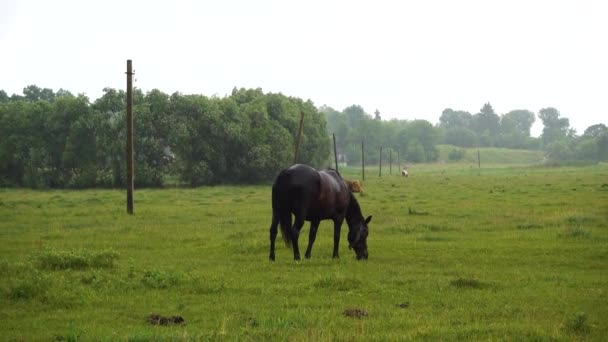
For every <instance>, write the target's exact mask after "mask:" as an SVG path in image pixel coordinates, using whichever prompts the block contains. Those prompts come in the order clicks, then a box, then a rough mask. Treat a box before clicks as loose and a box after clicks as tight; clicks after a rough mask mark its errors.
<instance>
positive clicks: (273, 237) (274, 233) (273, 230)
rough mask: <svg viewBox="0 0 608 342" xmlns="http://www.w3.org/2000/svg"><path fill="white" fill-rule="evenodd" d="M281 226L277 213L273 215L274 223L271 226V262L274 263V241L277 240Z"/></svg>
mask: <svg viewBox="0 0 608 342" xmlns="http://www.w3.org/2000/svg"><path fill="white" fill-rule="evenodd" d="M278 225H279V218H278V217H277V215H275V213H272V223H271V224H270V257H269V258H270V260H271V261H274V241H275V240H276V238H277V226H278Z"/></svg>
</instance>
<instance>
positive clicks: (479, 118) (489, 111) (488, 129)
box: [472, 103, 500, 146]
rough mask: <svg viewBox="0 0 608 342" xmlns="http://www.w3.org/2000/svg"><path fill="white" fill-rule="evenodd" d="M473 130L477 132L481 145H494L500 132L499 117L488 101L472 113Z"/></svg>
mask: <svg viewBox="0 0 608 342" xmlns="http://www.w3.org/2000/svg"><path fill="white" fill-rule="evenodd" d="M472 128H473V131H475V132H476V133H477V136H478V137H479V142H480V144H481V145H482V146H494V145H495V144H496V138H497V137H498V135H499V133H500V117H499V116H498V115H496V113H495V112H494V108H492V105H490V103H486V104H484V105H483V107H482V108H481V110H480V111H479V113H477V114H475V115H473V121H472Z"/></svg>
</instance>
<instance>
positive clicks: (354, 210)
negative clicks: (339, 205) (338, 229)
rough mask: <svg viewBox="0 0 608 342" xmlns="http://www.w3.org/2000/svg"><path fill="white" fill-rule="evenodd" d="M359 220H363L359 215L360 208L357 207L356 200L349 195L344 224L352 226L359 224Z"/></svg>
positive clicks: (361, 215)
mask: <svg viewBox="0 0 608 342" xmlns="http://www.w3.org/2000/svg"><path fill="white" fill-rule="evenodd" d="M361 220H363V214H361V207H359V203H358V202H357V199H356V198H355V196H354V195H353V194H352V193H351V194H350V201H349V204H348V208H347V209H346V223H347V224H348V225H349V226H351V225H353V224H356V223H359V222H361Z"/></svg>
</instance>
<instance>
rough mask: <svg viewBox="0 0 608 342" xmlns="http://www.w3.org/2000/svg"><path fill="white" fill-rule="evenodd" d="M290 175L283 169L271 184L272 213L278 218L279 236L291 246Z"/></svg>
mask: <svg viewBox="0 0 608 342" xmlns="http://www.w3.org/2000/svg"><path fill="white" fill-rule="evenodd" d="M289 188H290V175H289V171H288V170H283V171H281V173H279V175H278V176H277V178H276V179H275V181H274V184H273V185H272V213H273V215H275V217H276V218H277V219H278V220H279V226H280V227H281V237H282V238H283V241H285V245H287V246H288V247H291V211H290V207H289V203H290V201H289Z"/></svg>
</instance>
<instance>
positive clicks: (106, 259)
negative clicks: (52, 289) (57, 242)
mask: <svg viewBox="0 0 608 342" xmlns="http://www.w3.org/2000/svg"><path fill="white" fill-rule="evenodd" d="M117 258H118V253H117V252H115V251H114V250H111V249H110V250H104V251H101V252H90V251H85V250H72V251H56V250H48V251H45V252H43V253H41V254H40V255H38V257H37V262H38V265H39V267H40V268H42V269H48V270H65V269H85V268H89V267H96V268H102V267H113V266H114V260H116V259H117Z"/></svg>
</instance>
